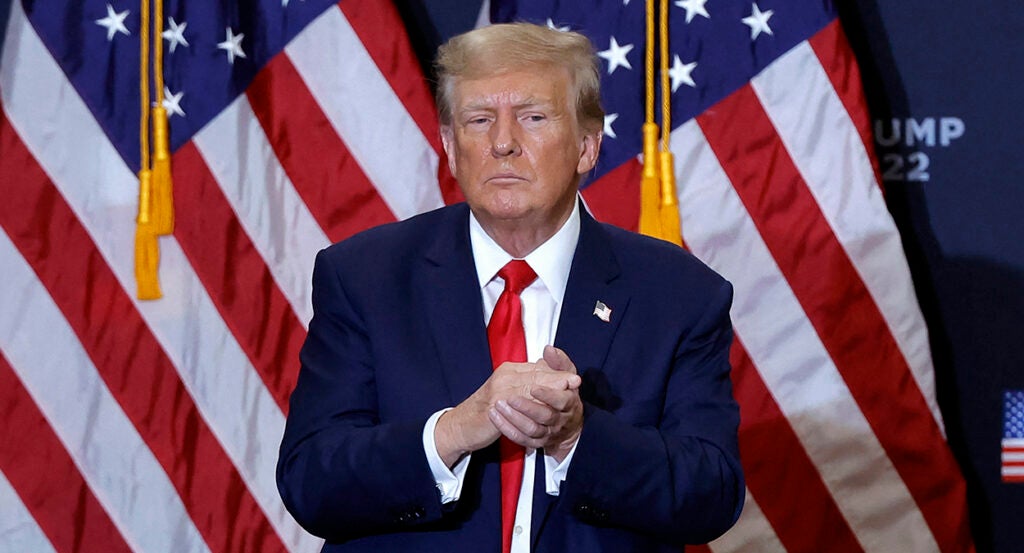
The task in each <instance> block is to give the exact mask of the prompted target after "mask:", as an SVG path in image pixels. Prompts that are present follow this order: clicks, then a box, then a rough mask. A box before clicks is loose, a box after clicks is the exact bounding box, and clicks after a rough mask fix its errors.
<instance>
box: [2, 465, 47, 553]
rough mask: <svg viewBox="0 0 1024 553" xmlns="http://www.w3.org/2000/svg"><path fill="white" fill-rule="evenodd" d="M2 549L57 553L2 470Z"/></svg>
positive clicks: (34, 552)
mask: <svg viewBox="0 0 1024 553" xmlns="http://www.w3.org/2000/svg"><path fill="white" fill-rule="evenodd" d="M0 505H3V506H4V508H3V509H0V551H11V552H14V551H31V552H32V553H57V551H56V550H54V549H53V545H52V544H51V543H50V540H49V539H47V538H46V534H44V533H43V530H42V529H41V528H39V525H38V524H37V522H36V520H35V519H34V518H33V517H32V514H31V513H29V512H28V509H26V508H25V505H24V504H23V503H22V502H21V499H20V498H19V497H18V494H16V493H15V492H14V488H13V487H12V486H11V483H10V482H8V481H7V478H5V477H4V474H3V472H0Z"/></svg>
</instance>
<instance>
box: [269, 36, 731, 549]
mask: <svg viewBox="0 0 1024 553" xmlns="http://www.w3.org/2000/svg"><path fill="white" fill-rule="evenodd" d="M438 68H439V74H440V81H439V93H438V107H439V112H440V117H441V123H442V139H443V143H444V148H445V151H446V152H447V154H448V161H449V164H450V167H451V170H452V173H453V174H454V175H455V177H456V179H457V180H458V181H459V185H460V187H461V188H462V191H463V193H464V195H465V197H466V204H460V205H455V206H450V207H447V208H443V209H439V210H437V211H433V212H430V213H427V214H424V215H420V216H418V217H413V218H412V219H409V220H407V221H404V222H400V223H396V224H392V225H386V226H383V227H378V228H376V229H372V230H370V231H367V232H365V233H362V234H360V235H358V236H355V237H353V238H351V239H349V240H346V241H344V242H341V243H339V244H336V245H334V246H332V247H330V248H327V249H326V250H324V251H322V252H320V254H319V255H318V257H317V262H316V268H315V269H314V276H313V286H314V287H313V303H314V317H313V320H312V322H311V323H310V327H309V336H308V338H307V340H306V343H305V345H304V346H303V349H302V354H301V357H302V370H301V372H300V375H299V381H298V384H297V387H296V389H295V392H294V394H293V395H292V398H291V411H290V414H289V416H288V424H287V429H286V431H285V436H284V440H283V443H282V445H281V456H280V460H279V463H278V483H279V488H280V490H281V495H282V497H283V498H284V501H285V504H286V505H287V506H288V509H289V510H290V511H291V512H292V514H293V515H294V516H295V518H296V519H297V520H298V521H299V523H300V524H302V525H303V526H304V527H305V528H307V529H308V530H309V531H311V532H312V533H314V534H317V535H320V536H323V537H325V538H326V539H327V544H326V545H325V547H324V551H339V552H340V551H367V552H370V551H372V552H375V553H380V552H391V551H402V552H405V551H424V552H442V551H445V552H446V551H488V552H496V551H499V550H502V551H506V552H507V551H509V550H510V549H511V550H512V551H514V552H517V553H526V552H534V553H544V552H555V551H558V552H566V551H585V552H595V551H613V552H628V551H643V552H657V551H680V550H682V549H683V544H684V543H702V542H706V541H709V540H711V539H714V538H715V537H717V536H718V535H720V534H721V533H723V532H724V531H725V530H726V529H727V528H728V527H729V526H731V524H732V523H733V522H734V521H735V519H736V517H737V516H738V514H739V511H740V508H741V507H742V503H743V494H744V484H743V478H742V474H741V470H740V465H739V461H738V446H737V441H736V431H737V426H738V421H739V415H738V408H737V406H736V404H735V402H734V401H733V399H732V395H731V387H730V383H729V375H728V372H729V364H728V349H729V345H730V343H731V339H732V332H731V327H730V324H729V315H728V310H729V305H730V303H731V299H732V291H731V287H730V286H729V284H728V283H727V282H725V281H724V280H723V279H721V277H719V276H718V275H716V274H715V273H713V272H712V271H711V270H710V269H708V268H707V267H705V266H704V265H703V264H701V263H700V262H699V261H697V260H696V259H694V258H693V257H692V256H690V255H689V254H687V253H685V252H684V251H683V250H681V249H679V248H677V247H675V246H672V245H670V244H668V243H665V242H661V241H657V240H653V239H650V238H647V237H642V236H638V235H636V234H633V233H629V232H626V231H622V230H619V229H616V228H614V227H610V226H606V225H602V224H600V223H597V222H595V221H594V220H593V219H592V218H591V217H590V216H589V215H588V214H587V213H586V211H585V210H584V209H582V208H581V206H580V203H579V201H578V199H577V196H578V193H577V186H578V184H579V179H580V176H581V175H583V174H585V173H586V172H588V171H590V170H591V169H592V168H593V167H594V164H595V163H596V160H597V155H598V151H599V149H600V144H601V129H602V126H603V112H602V110H601V107H600V102H599V100H600V94H599V78H598V73H597V69H596V65H595V61H594V54H593V48H592V46H591V45H590V43H589V41H588V40H587V39H586V38H585V37H583V36H582V35H579V34H576V33H562V32H558V31H554V30H550V29H547V28H544V27H539V26H534V25H528V24H512V25H495V26H491V27H486V28H483V29H479V30H476V31H473V32H470V33H467V34H465V35H461V36H459V37H456V38H454V39H452V40H451V41H450V42H449V43H448V44H446V45H445V46H443V47H442V49H441V51H440V52H439V56H438ZM552 344H553V346H552ZM528 359H529V360H532V361H533V362H527V360H528Z"/></svg>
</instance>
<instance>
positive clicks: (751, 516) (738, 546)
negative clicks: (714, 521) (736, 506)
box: [708, 488, 786, 553]
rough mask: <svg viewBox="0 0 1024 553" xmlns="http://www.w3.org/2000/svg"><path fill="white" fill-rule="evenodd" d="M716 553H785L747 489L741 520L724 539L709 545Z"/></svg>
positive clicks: (784, 548) (721, 538)
mask: <svg viewBox="0 0 1024 553" xmlns="http://www.w3.org/2000/svg"><path fill="white" fill-rule="evenodd" d="M708 547H709V548H711V550H712V551H714V552H715V553H740V552H743V551H757V553H785V552H786V547H785V546H783V545H782V542H781V541H779V537H778V536H776V535H775V530H774V529H772V526H771V524H769V522H768V519H767V518H765V516H764V512H762V511H761V507H760V506H759V505H758V504H757V502H756V501H754V496H753V495H751V493H750V488H747V499H746V501H745V502H744V504H743V512H742V513H740V518H739V520H737V521H736V525H735V526H733V527H732V529H730V530H729V531H728V532H726V533H725V535H723V536H722V537H720V538H718V539H717V540H715V541H713V542H711V543H709V544H708Z"/></svg>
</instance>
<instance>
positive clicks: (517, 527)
mask: <svg viewBox="0 0 1024 553" xmlns="http://www.w3.org/2000/svg"><path fill="white" fill-rule="evenodd" d="M513 532H515V533H516V535H517V536H518V535H519V534H522V533H523V527H522V526H516V527H515V529H514V530H513Z"/></svg>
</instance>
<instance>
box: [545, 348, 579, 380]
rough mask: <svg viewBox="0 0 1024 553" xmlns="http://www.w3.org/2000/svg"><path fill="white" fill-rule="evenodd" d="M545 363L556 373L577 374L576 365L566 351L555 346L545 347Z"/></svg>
mask: <svg viewBox="0 0 1024 553" xmlns="http://www.w3.org/2000/svg"><path fill="white" fill-rule="evenodd" d="M544 362H545V363H547V365H548V366H549V367H551V368H552V369H554V370H556V371H568V372H571V373H573V374H576V365H574V364H573V362H572V360H571V359H569V356H568V355H566V353H565V352H564V351H562V350H560V349H558V348H556V347H555V346H544Z"/></svg>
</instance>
